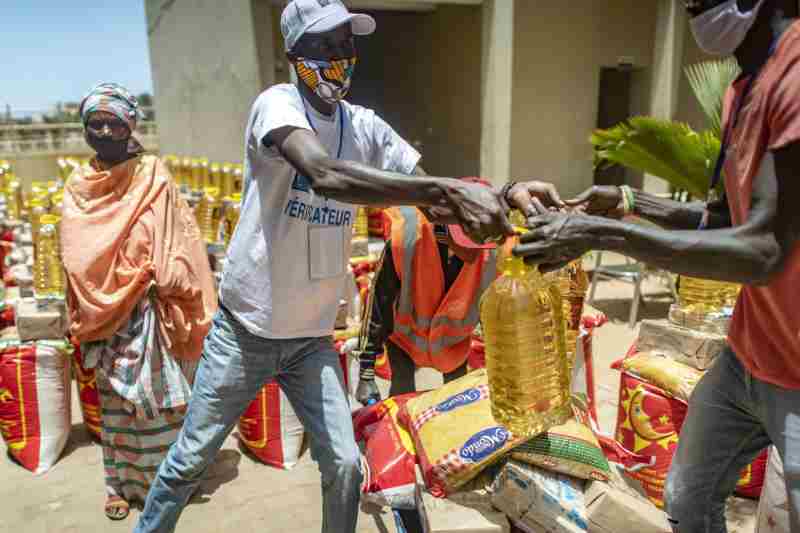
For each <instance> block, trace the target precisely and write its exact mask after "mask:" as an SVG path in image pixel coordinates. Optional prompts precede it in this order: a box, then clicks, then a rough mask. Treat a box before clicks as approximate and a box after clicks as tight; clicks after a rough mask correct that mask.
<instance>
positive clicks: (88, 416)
mask: <svg viewBox="0 0 800 533" xmlns="http://www.w3.org/2000/svg"><path fill="white" fill-rule="evenodd" d="M73 348H74V351H73V354H72V369H73V371H74V372H75V382H76V384H77V385H78V399H79V400H80V404H81V414H83V424H84V425H85V426H86V430H87V431H88V432H89V433H90V434H91V436H92V437H94V438H95V439H97V440H100V439H101V436H100V427H101V426H102V425H103V421H102V418H101V417H100V395H99V394H98V392H97V371H96V370H95V369H94V368H84V366H83V354H82V353H81V349H80V346H79V345H78V344H77V343H73Z"/></svg>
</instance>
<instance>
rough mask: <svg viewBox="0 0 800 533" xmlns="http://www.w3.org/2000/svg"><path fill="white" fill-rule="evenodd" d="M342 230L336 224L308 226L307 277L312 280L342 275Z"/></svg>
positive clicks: (343, 260)
mask: <svg viewBox="0 0 800 533" xmlns="http://www.w3.org/2000/svg"><path fill="white" fill-rule="evenodd" d="M344 263H345V258H344V231H342V228H341V227H338V226H309V227H308V277H309V278H310V279H311V280H312V281H315V280H323V279H331V278H339V277H342V276H344Z"/></svg>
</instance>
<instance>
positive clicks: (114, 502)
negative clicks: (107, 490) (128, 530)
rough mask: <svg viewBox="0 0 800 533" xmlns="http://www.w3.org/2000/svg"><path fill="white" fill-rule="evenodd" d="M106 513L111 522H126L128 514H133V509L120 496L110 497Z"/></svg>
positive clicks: (107, 501)
mask: <svg viewBox="0 0 800 533" xmlns="http://www.w3.org/2000/svg"><path fill="white" fill-rule="evenodd" d="M105 511H106V516H107V517H108V518H109V520H125V519H126V518H127V517H128V513H130V512H131V508H130V505H128V502H126V501H125V500H123V499H122V498H120V497H119V496H110V497H109V498H108V499H107V500H106V507H105Z"/></svg>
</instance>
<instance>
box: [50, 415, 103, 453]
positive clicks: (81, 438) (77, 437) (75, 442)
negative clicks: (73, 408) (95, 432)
mask: <svg viewBox="0 0 800 533" xmlns="http://www.w3.org/2000/svg"><path fill="white" fill-rule="evenodd" d="M94 445H96V446H100V442H99V441H97V440H96V439H95V438H94V437H92V434H91V433H89V430H88V429H86V424H73V425H72V428H71V429H70V432H69V441H67V447H66V448H64V452H63V453H62V454H61V458H60V459H59V461H63V460H64V459H66V458H67V457H69V456H70V455H72V454H73V453H75V452H76V451H77V450H79V449H81V448H86V447H88V446H94Z"/></svg>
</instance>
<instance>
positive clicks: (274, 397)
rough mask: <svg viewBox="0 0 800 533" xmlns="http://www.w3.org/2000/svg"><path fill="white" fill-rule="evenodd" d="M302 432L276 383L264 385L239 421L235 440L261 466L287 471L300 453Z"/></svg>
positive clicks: (303, 436)
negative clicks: (237, 438)
mask: <svg viewBox="0 0 800 533" xmlns="http://www.w3.org/2000/svg"><path fill="white" fill-rule="evenodd" d="M304 440H305V431H304V429H303V424H301V423H300V419H299V418H298V417H297V413H295V411H294V409H293V408H292V405H291V404H290V403H289V399H288V398H287V397H286V395H285V394H284V393H283V391H282V390H281V388H280V386H278V383H277V382H276V381H271V382H269V383H267V384H266V385H264V387H263V388H262V389H261V390H260V391H259V393H258V395H257V396H256V398H255V400H253V401H252V402H251V403H250V405H249V406H248V407H247V410H246V411H245V412H244V414H243V415H242V417H241V418H240V419H239V441H240V442H241V443H242V445H243V446H244V447H245V448H246V449H247V450H248V451H250V453H252V454H253V455H254V456H255V457H256V458H257V459H258V460H259V461H261V462H262V463H264V464H266V465H269V466H274V467H275V468H282V469H284V470H289V469H291V468H293V467H294V466H295V465H296V464H297V461H299V460H300V457H301V456H302V455H303V451H304Z"/></svg>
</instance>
